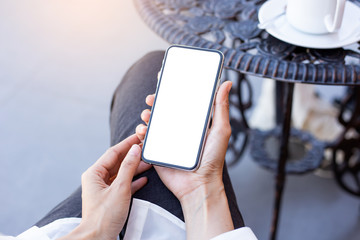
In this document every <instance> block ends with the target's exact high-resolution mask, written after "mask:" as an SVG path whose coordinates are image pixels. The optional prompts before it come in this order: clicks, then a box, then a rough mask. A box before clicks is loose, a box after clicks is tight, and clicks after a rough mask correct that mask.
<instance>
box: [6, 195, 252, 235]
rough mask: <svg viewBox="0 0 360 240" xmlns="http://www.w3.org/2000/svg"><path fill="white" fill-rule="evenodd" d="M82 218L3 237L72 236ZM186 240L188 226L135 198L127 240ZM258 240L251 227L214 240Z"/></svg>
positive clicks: (167, 213)
mask: <svg viewBox="0 0 360 240" xmlns="http://www.w3.org/2000/svg"><path fill="white" fill-rule="evenodd" d="M80 221H81V218H62V219H58V220H56V221H54V222H52V223H49V224H48V225H46V226H44V227H41V228H38V227H36V226H34V227H32V228H30V229H28V230H27V231H25V232H23V233H21V234H20V235H18V236H17V237H10V236H0V240H11V239H14V240H15V239H16V240H28V239H36V240H53V239H57V238H59V237H62V236H64V235H66V234H68V233H70V232H71V231H72V230H73V229H74V228H75V227H76V226H78V225H79V223H80ZM144 239H147V240H151V239H154V240H155V239H156V240H168V239H171V240H184V239H186V230H185V223H184V222H183V221H181V220H180V219H178V218H177V217H175V216H174V215H172V214H171V213H170V212H168V211H166V210H165V209H163V208H161V207H159V206H157V205H155V204H152V203H150V202H147V201H144V200H139V199H134V200H133V203H132V207H131V212H130V216H129V220H128V224H127V228H126V234H125V240H144ZM235 239H236V240H257V238H256V237H255V235H254V233H253V232H252V231H251V229H250V228H248V227H242V228H238V229H235V230H233V231H230V232H227V233H223V234H221V235H219V236H216V237H215V238H212V239H211V240H235Z"/></svg>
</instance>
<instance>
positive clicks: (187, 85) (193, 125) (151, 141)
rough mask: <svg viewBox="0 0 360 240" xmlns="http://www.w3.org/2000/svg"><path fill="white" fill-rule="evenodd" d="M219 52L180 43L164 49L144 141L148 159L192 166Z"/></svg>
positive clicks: (216, 74) (198, 149)
mask: <svg viewBox="0 0 360 240" xmlns="http://www.w3.org/2000/svg"><path fill="white" fill-rule="evenodd" d="M222 59H223V58H222V54H221V53H220V52H217V51H206V50H199V49H192V48H185V47H181V46H172V47H170V48H169V49H168V50H167V54H166V58H165V60H164V63H163V68H162V73H161V77H160V80H159V85H158V89H157V93H156V99H155V103H154V106H153V108H152V113H151V119H150V123H149V127H148V132H147V136H146V139H145V143H144V151H143V158H144V160H148V161H149V162H152V163H155V164H157V163H158V164H160V165H165V166H169V165H170V166H172V167H180V168H185V169H193V168H195V167H196V165H197V162H198V160H199V159H198V158H199V156H200V154H199V153H200V152H201V146H202V141H203V137H204V136H205V132H206V127H207V118H208V117H209V116H210V114H211V107H212V103H213V98H214V95H215V91H216V87H217V83H218V79H219V77H220V76H219V75H220V73H221V66H222Z"/></svg>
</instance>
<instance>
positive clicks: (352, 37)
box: [258, 0, 360, 49]
mask: <svg viewBox="0 0 360 240" xmlns="http://www.w3.org/2000/svg"><path fill="white" fill-rule="evenodd" d="M285 5H286V0H270V1H267V2H265V3H264V4H263V5H262V6H261V8H260V10H259V15H258V18H259V22H260V23H262V22H264V21H266V20H268V19H272V18H273V17H274V16H276V15H278V14H280V13H281V12H282V11H284V8H285ZM265 30H266V31H267V32H268V33H269V34H271V35H272V36H274V37H276V38H278V39H280V40H282V41H284V42H288V43H291V44H294V45H297V46H301V47H308V48H322V49H326V48H338V47H344V46H346V45H349V44H352V43H354V42H357V41H359V40H360V7H358V6H356V5H355V4H354V3H352V2H349V1H347V2H346V5H345V12H344V19H343V21H342V25H341V28H340V29H339V31H337V32H336V33H329V34H319V35H317V34H307V33H304V32H301V31H298V30H296V29H295V28H293V27H292V26H290V24H289V23H288V22H287V20H286V15H285V14H283V15H282V16H280V17H278V18H276V20H274V22H273V23H271V24H269V25H268V27H267V28H266V29H265Z"/></svg>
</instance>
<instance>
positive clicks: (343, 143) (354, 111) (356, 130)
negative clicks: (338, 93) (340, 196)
mask: <svg viewBox="0 0 360 240" xmlns="http://www.w3.org/2000/svg"><path fill="white" fill-rule="evenodd" d="M359 95H360V87H354V88H353V89H352V91H351V92H350V94H348V95H347V96H346V97H345V99H344V100H343V102H342V104H341V109H340V113H339V118H338V119H339V122H340V123H341V124H342V125H343V126H344V127H345V130H344V132H343V134H342V135H341V136H340V137H339V139H337V141H335V142H334V143H332V144H330V145H329V146H328V147H329V148H330V149H332V151H333V156H332V165H333V170H334V175H335V179H336V181H337V182H338V184H339V185H340V186H341V187H342V188H343V189H344V190H345V191H347V192H348V193H350V194H353V195H354V196H358V197H360V99H359V97H358V96H359ZM346 115H349V116H347V117H345V116H346ZM350 131H352V133H351V132H350ZM349 133H350V134H349Z"/></svg>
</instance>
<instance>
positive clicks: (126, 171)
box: [113, 144, 141, 186]
mask: <svg viewBox="0 0 360 240" xmlns="http://www.w3.org/2000/svg"><path fill="white" fill-rule="evenodd" d="M140 153H141V148H140V146H139V145H137V144H134V145H132V147H131V148H130V150H129V152H128V153H127V155H126V156H125V158H124V160H123V161H122V163H121V165H120V168H119V172H118V174H117V176H116V178H115V180H114V182H113V183H114V184H116V185H118V184H119V185H125V186H130V185H131V182H132V179H133V177H134V175H135V172H136V169H137V168H138V166H139V164H140V155H141V154H140Z"/></svg>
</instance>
